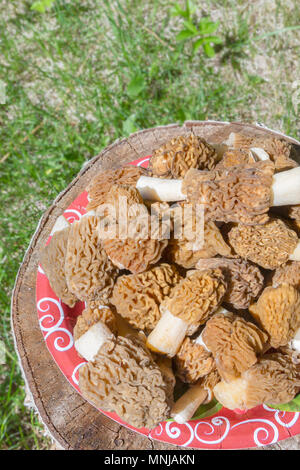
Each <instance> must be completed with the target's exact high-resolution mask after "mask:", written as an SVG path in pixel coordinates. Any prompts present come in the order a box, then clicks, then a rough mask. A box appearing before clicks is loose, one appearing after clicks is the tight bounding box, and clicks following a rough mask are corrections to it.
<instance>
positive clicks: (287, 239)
mask: <svg viewBox="0 0 300 470" xmlns="http://www.w3.org/2000/svg"><path fill="white" fill-rule="evenodd" d="M228 238H229V243H230V245H231V246H232V247H233V248H234V250H235V252H236V253H237V254H238V255H239V256H240V257H241V258H245V259H248V260H250V261H253V262H254V263H256V264H258V265H260V266H262V267H263V268H266V269H276V268H277V267H279V266H281V265H282V264H284V263H286V262H287V261H288V260H295V261H297V260H299V261H300V241H299V239H298V236H297V234H296V232H295V231H294V230H291V229H290V228H289V227H288V226H287V225H286V224H285V223H284V222H283V221H282V220H280V219H276V218H273V219H270V221H269V222H267V223H266V224H265V225H243V224H238V225H237V226H236V227H233V228H232V229H231V230H230V232H229V234H228Z"/></svg>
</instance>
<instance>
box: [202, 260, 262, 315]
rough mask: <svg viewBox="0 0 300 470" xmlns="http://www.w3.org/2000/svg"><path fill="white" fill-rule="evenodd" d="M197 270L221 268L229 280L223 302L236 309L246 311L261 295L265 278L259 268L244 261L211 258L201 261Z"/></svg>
mask: <svg viewBox="0 0 300 470" xmlns="http://www.w3.org/2000/svg"><path fill="white" fill-rule="evenodd" d="M196 268H197V269H215V268H220V269H222V271H223V272H224V274H225V276H226V280H227V291H226V294H225V296H224V299H223V302H225V303H227V304H229V305H230V306H232V307H233V308H236V309H245V308H248V307H249V305H250V304H251V303H252V302H253V300H255V299H256V298H257V296H258V295H259V294H260V292H261V290H262V288H263V285H264V277H263V275H262V273H261V272H260V270H259V268H258V267H257V266H255V265H254V264H252V263H250V262H249V261H246V260H242V259H227V258H210V259H201V260H199V261H198V263H197V264H196Z"/></svg>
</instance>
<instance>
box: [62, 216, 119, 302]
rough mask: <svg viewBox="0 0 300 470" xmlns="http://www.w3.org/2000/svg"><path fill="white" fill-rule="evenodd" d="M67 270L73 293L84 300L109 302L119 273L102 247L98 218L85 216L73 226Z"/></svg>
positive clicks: (69, 240) (69, 239)
mask: <svg viewBox="0 0 300 470" xmlns="http://www.w3.org/2000/svg"><path fill="white" fill-rule="evenodd" d="M65 271H66V279H67V284H68V288H69V290H70V291H71V292H73V293H74V294H75V295H76V296H77V297H78V298H79V299H80V300H83V301H88V300H100V301H104V302H105V301H106V300H108V298H109V296H110V295H111V292H112V289H113V286H114V281H115V279H116V277H117V274H118V270H117V269H116V267H115V266H114V265H113V263H112V262H111V261H110V260H109V259H108V257H107V255H106V252H105V250H104V249H103V247H102V244H101V240H100V237H99V219H98V217H96V216H84V217H82V218H81V219H80V220H79V221H76V222H74V223H73V224H72V225H71V227H70V232H69V237H68V243H67V252H66V260H65Z"/></svg>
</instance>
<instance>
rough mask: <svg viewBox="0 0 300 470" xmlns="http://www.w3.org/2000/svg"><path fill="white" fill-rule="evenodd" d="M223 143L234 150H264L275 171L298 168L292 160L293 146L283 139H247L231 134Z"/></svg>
mask: <svg viewBox="0 0 300 470" xmlns="http://www.w3.org/2000/svg"><path fill="white" fill-rule="evenodd" d="M224 143H225V144H226V145H228V146H229V147H233V148H235V149H243V150H254V151H255V150H256V149H260V150H264V151H265V152H266V153H267V154H268V156H269V158H270V159H271V160H272V161H273V162H274V164H275V168H276V169H277V170H288V169H290V168H294V167H296V166H298V164H297V162H296V161H295V160H294V159H293V157H295V149H294V146H293V144H291V143H290V142H287V141H286V140H284V139H279V138H276V137H267V136H264V137H249V136H245V135H243V134H240V133H235V132H232V133H231V134H230V135H229V137H228V139H227V140H226V141H225V142H224Z"/></svg>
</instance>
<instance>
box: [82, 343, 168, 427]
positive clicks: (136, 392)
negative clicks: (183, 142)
mask: <svg viewBox="0 0 300 470" xmlns="http://www.w3.org/2000/svg"><path fill="white" fill-rule="evenodd" d="M79 387H80V390H81V393H82V395H83V396H84V398H86V399H87V400H89V401H90V402H91V403H93V404H94V405H95V406H97V407H99V408H101V409H103V410H104V411H108V412H115V413H117V414H118V416H120V417H121V418H122V419H123V420H124V421H125V422H127V423H128V424H130V425H132V426H135V427H137V428H142V427H147V428H153V427H155V426H156V425H158V423H160V422H161V421H164V420H165V419H167V418H168V417H169V412H170V405H169V403H168V401H169V396H168V385H167V384H166V382H165V381H164V379H163V374H162V372H161V370H160V368H159V367H158V366H157V364H156V363H155V362H154V360H153V359H152V357H151V355H150V353H149V351H147V350H146V349H145V348H144V346H143V344H142V343H141V342H140V341H138V340H137V339H136V338H123V337H121V336H119V337H118V338H117V339H116V340H115V341H108V342H106V343H104V344H103V345H102V346H101V348H100V349H99V351H98V353H97V356H96V357H95V359H94V360H93V361H90V362H88V363H87V364H85V365H84V366H82V367H81V368H80V370H79Z"/></svg>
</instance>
